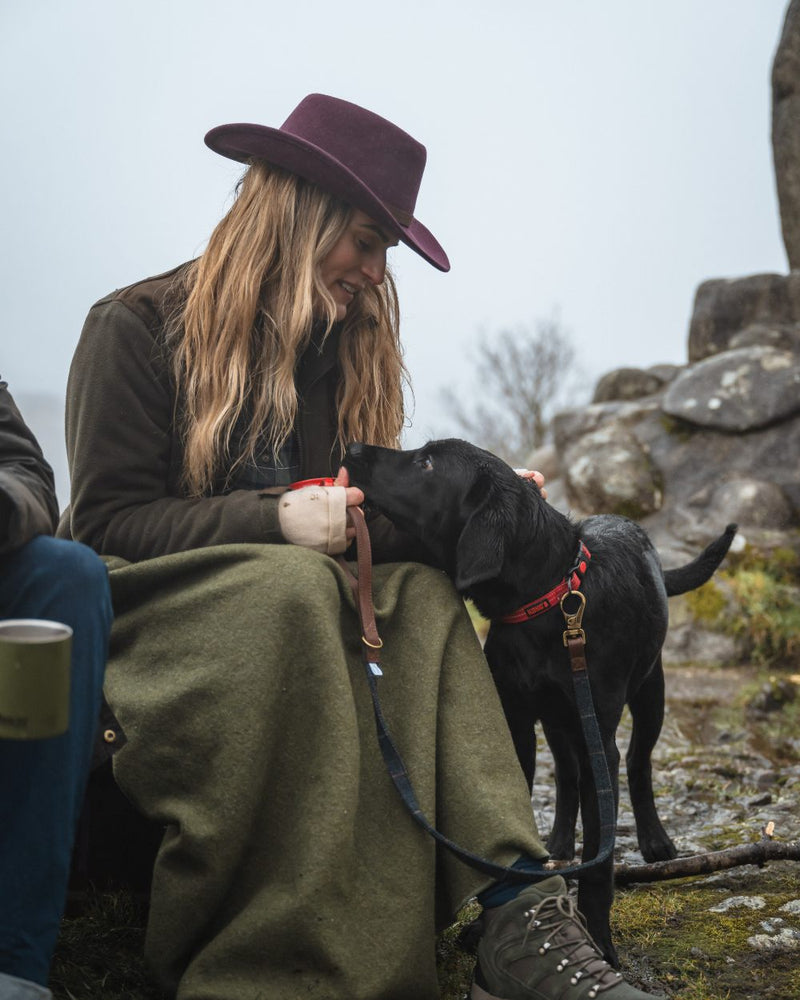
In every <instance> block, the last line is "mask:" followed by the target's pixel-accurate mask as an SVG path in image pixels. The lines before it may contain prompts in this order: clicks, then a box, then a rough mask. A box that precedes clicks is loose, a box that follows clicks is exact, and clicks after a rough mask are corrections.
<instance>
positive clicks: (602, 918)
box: [578, 726, 619, 968]
mask: <svg viewBox="0 0 800 1000" xmlns="http://www.w3.org/2000/svg"><path fill="white" fill-rule="evenodd" d="M602 729H603V730H605V729H606V727H602ZM615 730H616V726H613V727H612V728H611V735H610V736H609V735H608V732H607V730H606V733H605V735H604V737H603V749H604V750H605V755H606V761H607V763H608V773H609V776H610V778H611V786H612V788H613V790H614V807H615V814H616V809H617V806H618V804H619V751H618V750H617V744H616V741H615V739H614V732H615ZM598 820H599V817H598V809H597V792H596V791H595V785H594V775H593V773H592V769H591V764H590V763H589V757H588V754H587V753H586V751H585V748H584V749H583V752H582V754H581V821H582V824H583V853H582V860H583V861H590V860H591V859H592V858H593V857H595V855H596V854H597V849H598V847H599V845H600V824H599V821H598ZM613 900H614V858H613V856H612V857H610V858H608V859H607V860H606V861H604V862H603V863H602V864H600V865H597V866H596V867H595V868H592V869H590V870H589V871H588V872H585V873H584V874H582V875H580V876H579V877H578V909H579V910H580V911H581V913H582V914H583V915H584V917H586V925H587V927H588V928H589V933H590V934H591V935H592V937H593V938H594V940H595V942H596V944H597V946H598V948H599V949H600V951H601V952H602V954H603V958H605V960H606V961H607V962H608V963H609V964H610V965H613V966H614V968H618V967H619V957H618V955H617V950H616V948H615V947H614V943H613V941H612V939H611V924H610V916H611V904H612V902H613Z"/></svg>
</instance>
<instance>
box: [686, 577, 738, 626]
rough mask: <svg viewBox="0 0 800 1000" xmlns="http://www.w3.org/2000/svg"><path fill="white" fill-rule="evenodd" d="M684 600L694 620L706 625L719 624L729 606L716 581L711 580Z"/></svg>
mask: <svg viewBox="0 0 800 1000" xmlns="http://www.w3.org/2000/svg"><path fill="white" fill-rule="evenodd" d="M684 600H685V601H686V604H687V606H688V608H689V610H690V611H691V613H692V617H693V618H694V620H695V621H697V622H702V623H703V624H706V625H716V624H718V623H719V622H720V621H721V619H722V617H723V614H724V612H725V608H726V607H727V605H728V599H727V598H726V596H725V594H724V593H723V592H722V589H721V588H720V587H719V586H718V585H717V584H716V583H715V582H714V580H709V581H708V583H704V584H703V586H702V587H698V588H697V590H690V591H689V593H688V594H686V595H685V597H684Z"/></svg>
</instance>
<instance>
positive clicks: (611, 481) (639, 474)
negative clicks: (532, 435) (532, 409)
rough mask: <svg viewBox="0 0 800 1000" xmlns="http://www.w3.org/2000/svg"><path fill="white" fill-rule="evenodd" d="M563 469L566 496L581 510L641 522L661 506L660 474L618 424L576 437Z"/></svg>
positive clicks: (622, 425) (635, 439) (637, 443)
mask: <svg viewBox="0 0 800 1000" xmlns="http://www.w3.org/2000/svg"><path fill="white" fill-rule="evenodd" d="M563 465H564V472H565V476H566V485H567V494H568V496H569V498H570V500H572V501H573V502H574V503H575V504H576V505H577V507H578V508H579V509H581V510H590V511H592V513H595V514H624V515H625V516H626V517H631V518H634V519H637V520H638V519H641V518H643V517H646V516H647V515H648V514H652V513H653V511H655V510H658V509H659V507H660V506H661V501H662V498H663V490H662V485H661V479H660V475H659V473H658V470H657V469H656V468H655V466H654V465H653V463H652V462H651V460H650V457H649V455H648V454H647V451H646V449H645V448H644V447H643V446H642V444H641V443H640V442H639V440H638V439H637V437H636V435H635V434H634V433H633V432H632V431H631V430H630V429H629V428H627V427H626V426H625V425H624V424H623V423H621V422H619V421H617V422H612V423H610V424H608V425H607V426H605V427H602V428H600V429H598V430H596V431H591V432H590V433H588V434H584V435H583V436H582V437H580V438H578V440H577V441H575V443H574V444H573V445H572V446H571V447H569V448H568V449H567V451H566V453H565V455H564V462H563Z"/></svg>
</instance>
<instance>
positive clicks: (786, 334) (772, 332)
mask: <svg viewBox="0 0 800 1000" xmlns="http://www.w3.org/2000/svg"><path fill="white" fill-rule="evenodd" d="M729 346H730V348H731V349H732V350H733V349H735V348H737V347H774V348H776V350H779V351H796V350H797V346H798V345H797V331H796V330H795V329H794V328H793V327H791V326H781V325H779V324H768V323H751V324H750V326H746V327H745V328H744V330H740V331H739V333H736V334H734V335H733V336H732V337H731V340H730V345H729Z"/></svg>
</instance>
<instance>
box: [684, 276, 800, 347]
mask: <svg viewBox="0 0 800 1000" xmlns="http://www.w3.org/2000/svg"><path fill="white" fill-rule="evenodd" d="M798 324H800V272H797V271H793V272H792V273H790V274H788V275H782V274H753V275H749V276H747V277H745V278H735V279H728V278H712V279H711V280H710V281H704V282H702V284H700V285H699V286H698V289H697V292H696V293H695V299H694V307H693V310H692V318H691V321H690V323H689V361H690V362H694V361H701V360H702V359H703V358H708V357H711V356H712V355H714V354H719V353H720V352H722V351H727V350H729V349H730V348H731V347H732V346H733V343H732V342H733V340H734V338H735V337H737V336H738V335H743V334H744V332H745V331H747V330H748V329H751V335H752V327H754V326H755V327H758V326H761V327H764V328H767V329H769V330H770V331H776V333H775V334H773V333H770V334H769V335H768V339H771V338H772V337H773V336H776V335H777V334H779V339H780V340H781V342H782V343H786V344H787V346H788V345H792V349H793V350H795V351H798V350H800V331H799V330H798Z"/></svg>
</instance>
